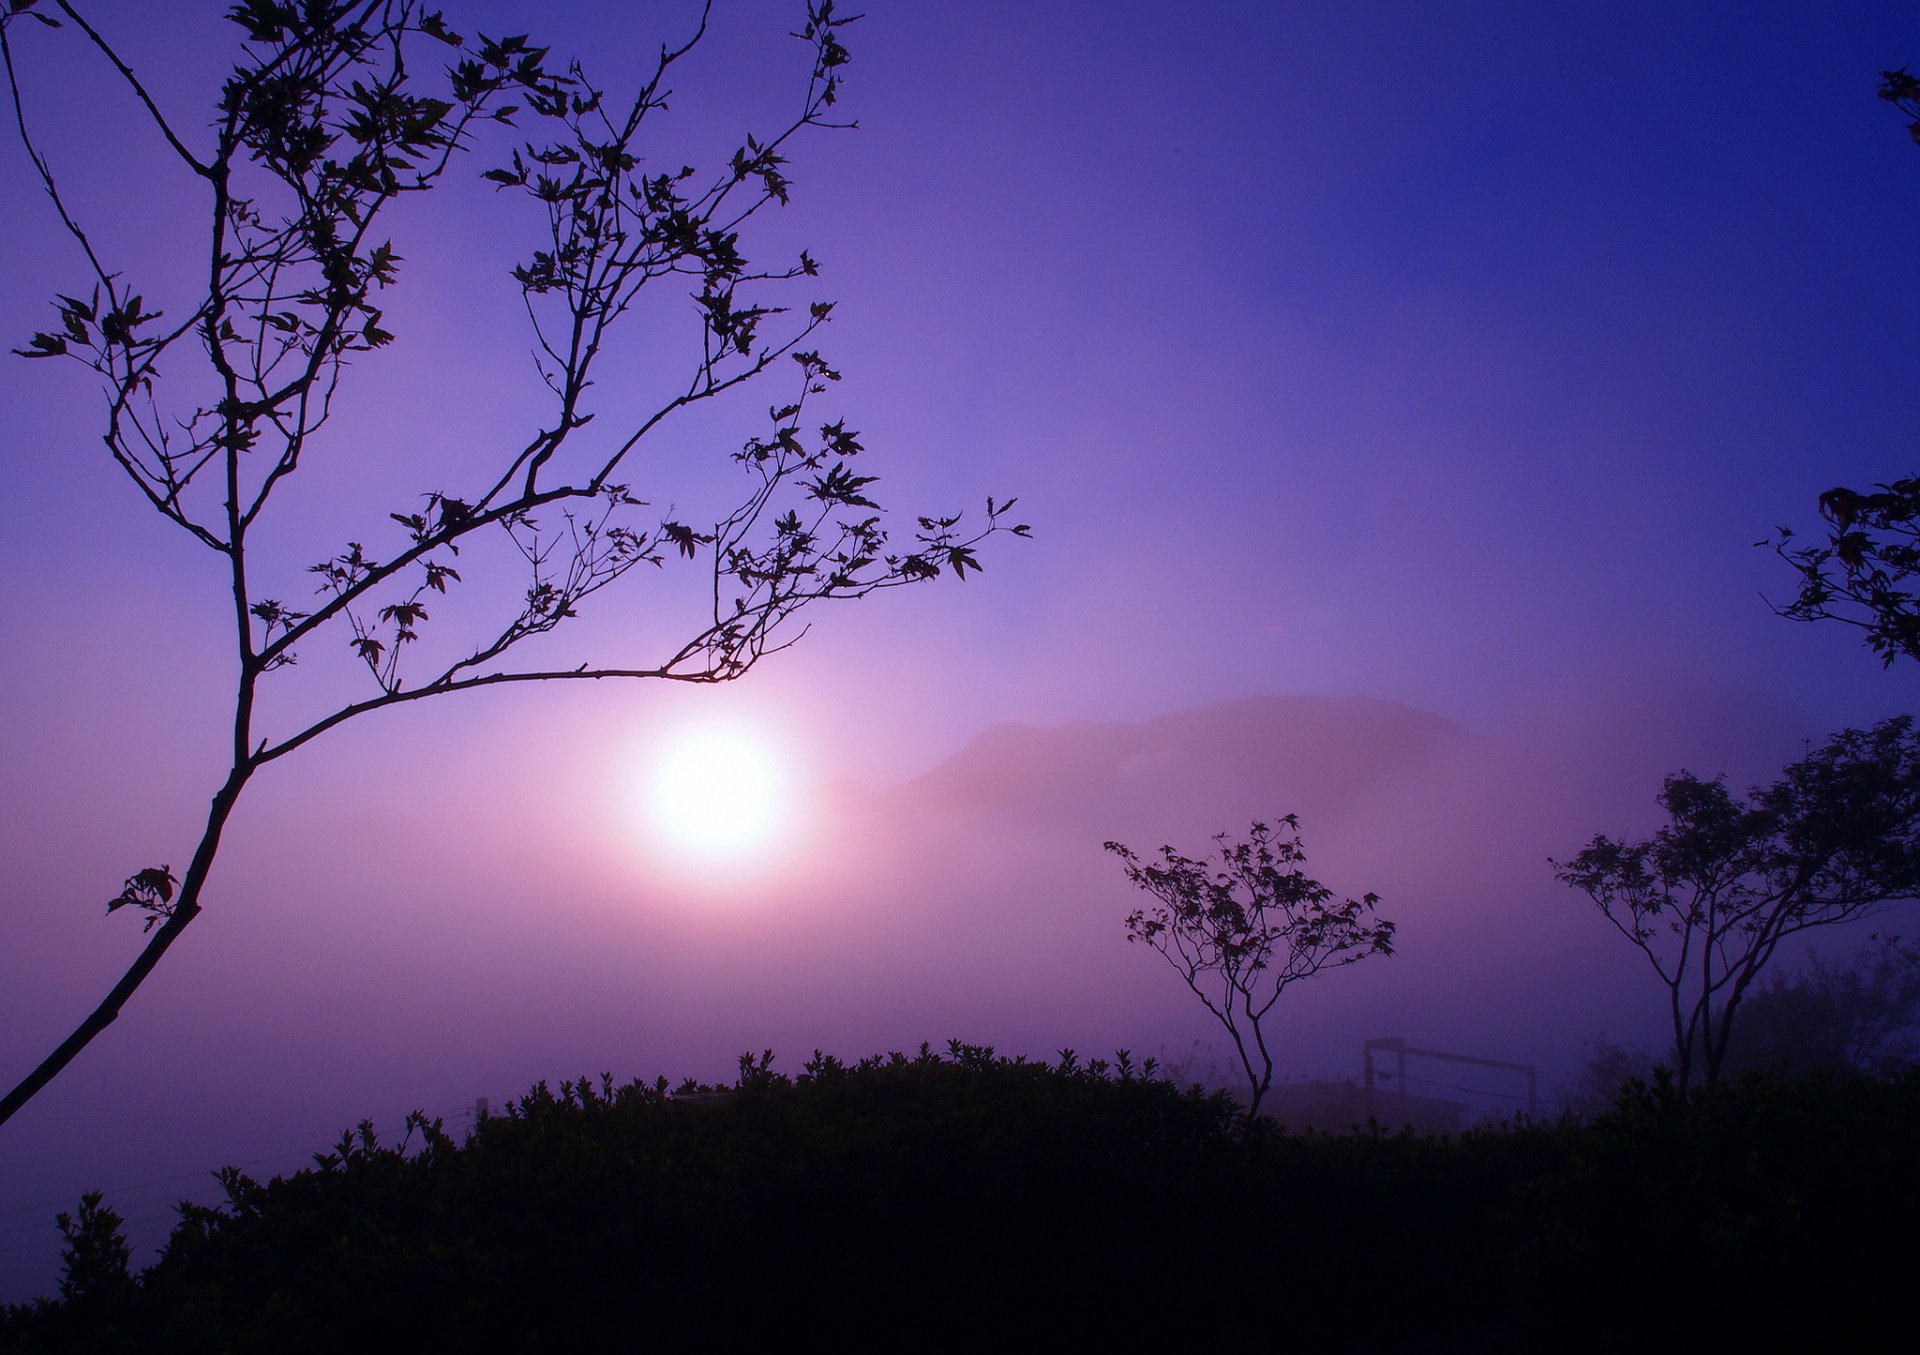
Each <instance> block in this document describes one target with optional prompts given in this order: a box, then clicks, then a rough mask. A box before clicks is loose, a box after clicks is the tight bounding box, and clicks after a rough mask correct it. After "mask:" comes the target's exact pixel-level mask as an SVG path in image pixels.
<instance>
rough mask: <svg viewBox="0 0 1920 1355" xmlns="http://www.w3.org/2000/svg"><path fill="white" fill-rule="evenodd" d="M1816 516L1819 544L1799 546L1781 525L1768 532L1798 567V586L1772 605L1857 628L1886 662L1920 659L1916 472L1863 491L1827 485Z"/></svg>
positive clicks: (1803, 617) (1795, 615)
mask: <svg viewBox="0 0 1920 1355" xmlns="http://www.w3.org/2000/svg"><path fill="white" fill-rule="evenodd" d="M1820 516H1821V517H1823V518H1825V519H1826V520H1827V522H1828V524H1829V526H1830V528H1831V531H1830V533H1829V535H1828V539H1827V541H1826V543H1825V544H1824V545H1818V546H1798V545H1796V544H1795V543H1794V535H1793V529H1792V528H1791V527H1784V526H1783V527H1781V528H1780V529H1779V534H1778V536H1777V537H1776V538H1775V539H1774V542H1773V546H1774V549H1775V551H1776V552H1778V554H1779V555H1780V557H1781V558H1782V559H1783V560H1785V561H1786V562H1787V563H1788V564H1790V565H1792V566H1793V567H1794V568H1795V569H1796V570H1797V571H1799V574H1800V591H1799V592H1798V593H1797V594H1795V595H1794V597H1793V600H1792V601H1790V602H1788V603H1787V604H1786V605H1785V606H1782V607H1775V608H1774V611H1775V612H1777V613H1778V614H1779V615H1781V616H1784V617H1787V618H1789V619H1790V620H1794V621H1841V622H1844V623H1846V624H1847V625H1850V626H1854V627H1857V628H1858V629H1860V630H1861V631H1863V632H1865V635H1866V642H1867V647H1868V648H1870V649H1872V650H1873V651H1874V653H1876V654H1878V655H1879V656H1880V658H1881V660H1882V662H1884V663H1885V664H1886V666H1888V667H1892V666H1893V663H1894V661H1895V660H1896V659H1901V658H1907V659H1920V477H1909V478H1907V479H1904V480H1895V481H1894V482H1893V483H1891V484H1882V485H1876V486H1874V489H1873V492H1871V493H1867V494H1861V493H1858V492H1856V491H1854V490H1851V489H1846V488H1844V487H1837V488H1834V489H1830V490H1828V491H1827V492H1826V493H1824V494H1822V495H1821V496H1820Z"/></svg>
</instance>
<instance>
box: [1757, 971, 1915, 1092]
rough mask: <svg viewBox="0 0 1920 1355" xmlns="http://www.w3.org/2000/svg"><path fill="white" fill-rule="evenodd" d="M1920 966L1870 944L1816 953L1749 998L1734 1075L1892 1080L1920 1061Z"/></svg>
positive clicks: (1766, 982)
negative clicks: (1822, 1074)
mask: <svg viewBox="0 0 1920 1355" xmlns="http://www.w3.org/2000/svg"><path fill="white" fill-rule="evenodd" d="M1916 1027H1920V965H1915V964H1914V962H1913V960H1912V959H1911V958H1910V957H1909V956H1908V955H1906V954H1905V953H1903V952H1902V951H1901V950H1900V949H1899V948H1898V947H1896V946H1894V945H1889V944H1887V943H1886V942H1885V941H1878V940H1877V941H1870V942H1868V943H1867V944H1866V945H1864V946H1862V947H1860V948H1859V949H1858V950H1856V951H1855V952H1854V953H1853V954H1852V955H1851V956H1828V955H1821V954H1819V953H1818V952H1814V953H1812V954H1809V955H1808V956H1807V959H1806V963H1805V964H1804V965H1802V966H1800V967H1799V968H1797V969H1793V970H1788V971H1786V972H1784V973H1778V974H1769V975H1768V976H1767V978H1766V979H1765V980H1764V981H1763V982H1762V983H1761V984H1760V986H1759V987H1758V988H1757V989H1755V990H1754V992H1753V993H1752V994H1751V995H1750V996H1749V997H1748V998H1747V1003H1746V1010H1745V1011H1744V1012H1742V1013H1741V1016H1740V1033H1739V1034H1738V1035H1736V1036H1735V1037H1734V1040H1733V1045H1732V1048H1731V1051H1730V1052H1729V1054H1728V1056H1727V1067H1726V1071H1727V1073H1728V1075H1729V1076H1731V1075H1734V1074H1738V1073H1743V1072H1747V1071H1755V1072H1767V1071H1772V1070H1776V1069H1777V1070H1782V1071H1785V1072H1788V1073H1805V1072H1813V1071H1815V1070H1818V1069H1827V1070H1830V1071H1834V1072H1847V1073H1870V1074H1877V1075H1886V1074H1890V1073H1894V1072H1897V1071H1899V1070H1900V1069H1901V1068H1904V1067H1906V1066H1907V1065H1909V1064H1911V1063H1912V1062H1914V1060H1915V1058H1916V1056H1920V1038H1916V1036H1917V1035H1920V1031H1917V1030H1916Z"/></svg>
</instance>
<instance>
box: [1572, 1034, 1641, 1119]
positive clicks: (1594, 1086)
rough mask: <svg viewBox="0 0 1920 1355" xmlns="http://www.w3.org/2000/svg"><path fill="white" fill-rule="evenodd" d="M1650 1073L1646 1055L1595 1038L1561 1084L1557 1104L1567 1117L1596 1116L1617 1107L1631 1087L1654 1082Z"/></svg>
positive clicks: (1609, 1041) (1602, 1038)
mask: <svg viewBox="0 0 1920 1355" xmlns="http://www.w3.org/2000/svg"><path fill="white" fill-rule="evenodd" d="M1653 1073H1654V1065H1653V1059H1652V1057H1651V1056H1650V1055H1648V1054H1647V1053H1646V1052H1645V1051H1643V1050H1639V1049H1630V1048H1628V1047H1627V1046H1626V1045H1623V1044H1617V1043H1615V1042H1614V1041H1612V1040H1610V1039H1608V1038H1607V1037H1606V1036H1604V1035H1601V1036H1597V1037H1596V1038H1595V1039H1594V1040H1593V1042H1592V1043H1591V1044H1589V1045H1588V1046H1587V1049H1586V1053H1585V1055H1584V1057H1583V1058H1582V1059H1581V1061H1580V1066H1579V1067H1578V1068H1577V1069H1575V1070H1574V1072H1573V1074H1572V1075H1571V1076H1570V1077H1567V1078H1565V1079H1563V1080H1562V1081H1561V1082H1560V1085H1559V1087H1558V1089H1557V1091H1558V1096H1559V1101H1560V1104H1561V1106H1562V1107H1563V1108H1564V1109H1565V1111H1566V1113H1567V1114H1569V1115H1575V1116H1580V1117H1582V1118H1586V1117H1590V1116H1594V1115H1599V1114H1602V1113H1603V1112H1605V1111H1607V1110H1610V1109H1612V1108H1613V1107H1614V1106H1615V1105H1616V1104H1618V1103H1619V1100H1620V1097H1621V1095H1622V1094H1623V1093H1624V1092H1625V1091H1626V1089H1627V1088H1628V1086H1629V1085H1631V1084H1632V1083H1634V1082H1651V1081H1653Z"/></svg>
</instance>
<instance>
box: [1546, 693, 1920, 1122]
mask: <svg viewBox="0 0 1920 1355" xmlns="http://www.w3.org/2000/svg"><path fill="white" fill-rule="evenodd" d="M1660 804H1661V807H1662V808H1664V809H1665V810H1666V811H1667V815H1668V818H1669V819H1670V822H1669V823H1668V825H1667V826H1666V827H1665V828H1662V829H1661V830H1660V831H1659V832H1657V833H1655V834H1654V835H1653V836H1652V837H1651V838H1648V839H1646V840H1645V841H1640V842H1631V841H1627V840H1625V839H1616V838H1609V837H1606V836H1599V837H1596V838H1594V839H1593V841H1592V842H1591V843H1590V844H1588V846H1587V848H1586V849H1585V850H1584V851H1582V852H1581V853H1580V854H1579V855H1578V856H1576V857H1574V858H1573V859H1572V860H1571V861H1556V862H1553V863H1552V864H1553V868H1554V874H1555V875H1556V876H1558V877H1559V878H1560V879H1561V880H1562V881H1564V882H1565V883H1567V884H1570V885H1572V886H1574V887H1575V888H1576V889H1580V890H1582V891H1584V892H1585V893H1586V895H1587V896H1588V897H1589V898H1590V899H1592V900H1593V902H1594V903H1595V904H1596V905H1598V907H1599V909H1600V912H1601V913H1602V915H1604V916H1605V917H1606V919H1607V921H1608V922H1610V923H1612V924H1613V927H1614V929H1615V930H1616V931H1618V932H1619V933H1620V934H1621V935H1622V936H1624V937H1625V938H1626V939H1627V940H1628V941H1630V942H1632V943H1633V944H1634V945H1635V946H1636V947H1638V948H1639V950H1640V951H1641V953H1642V954H1644V955H1645V956H1646V957H1647V961H1648V963H1649V964H1650V965H1651V966H1652V968H1653V971H1654V972H1655V973H1656V974H1657V975H1659V977H1660V981H1661V983H1662V984H1663V985H1664V986H1665V987H1666V990H1667V1008H1668V1014H1669V1017H1670V1019H1671V1021H1672V1025H1673V1050H1674V1059H1675V1061H1676V1063H1677V1065H1678V1069H1677V1071H1678V1081H1679V1085H1680V1088H1681V1090H1683V1091H1684V1090H1686V1089H1687V1087H1689V1086H1690V1085H1691V1084H1692V1082H1693V1081H1694V1080H1695V1079H1696V1078H1699V1079H1702V1080H1704V1081H1706V1082H1709V1083H1711V1082H1716V1081H1718V1080H1719V1079H1720V1076H1721V1074H1722V1072H1723V1070H1724V1068H1725V1065H1726V1060H1727V1051H1728V1049H1729V1047H1730V1041H1731V1038H1732V1035H1733V1028H1734V1017H1735V1016H1736V1015H1737V1014H1738V1012H1739V1010H1740V1006H1741V1003H1742V1002H1743V1001H1744V1000H1745V999H1746V998H1747V997H1748V996H1749V995H1750V990H1751V989H1752V988H1753V985H1754V983H1755V981H1756V980H1758V978H1759V977H1760V975H1761V973H1762V972H1763V971H1764V970H1765V968H1766V966H1767V964H1768V962H1769V961H1771V960H1772V959H1773V957H1774V955H1775V954H1776V953H1777V952H1778V950H1779V948H1780V946H1781V944H1782V943H1783V942H1785V941H1787V940H1788V939H1789V938H1791V937H1794V936H1797V935H1799V934H1800V933H1801V932H1805V931H1808V930H1810V929H1812V928H1815V927H1830V926H1834V925H1837V924H1839V923H1843V922H1851V921H1853V920H1855V919H1857V918H1861V917H1865V916H1868V915H1870V914H1872V913H1874V912H1876V911H1878V910H1879V909H1881V908H1882V907H1884V906H1885V905H1887V904H1889V903H1893V902H1897V901H1901V900H1909V899H1915V898H1920V737H1917V736H1916V735H1915V733H1914V729H1913V720H1912V717H1910V716H1904V715H1903V716H1900V717H1898V718H1896V719H1892V720H1887V721H1885V722H1883V723H1881V724H1878V725H1876V726H1874V727H1873V728H1872V729H1871V730H1866V731H1862V730H1858V729H1849V730H1845V731H1843V732H1841V733H1839V734H1836V735H1834V736H1833V737H1832V738H1831V739H1829V740H1828V741H1827V743H1826V744H1825V745H1824V746H1823V747H1821V748H1819V749H1817V750H1816V751H1814V752H1812V753H1810V754H1809V755H1808V756H1806V757H1805V758H1802V759H1801V760H1800V761H1799V762H1796V763H1793V764H1792V765H1791V766H1789V767H1788V768H1787V769H1786V772H1785V775H1784V776H1783V777H1782V779H1781V780H1779V781H1778V782H1776V783H1774V784H1773V785H1771V786H1766V787H1761V788H1756V789H1755V790H1753V791H1752V792H1750V793H1749V795H1748V796H1747V798H1746V799H1745V800H1744V801H1743V800H1740V799H1737V798H1736V797H1735V796H1734V795H1733V794H1732V793H1731V792H1729V791H1728V790H1727V788H1726V785H1725V783H1724V779H1722V778H1715V779H1714V780H1711V781H1703V780H1702V779H1700V778H1699V777H1697V776H1695V775H1693V773H1691V772H1684V771H1683V772H1680V773H1679V774H1677V775H1675V776H1669V777H1668V778H1667V779H1666V784H1665V786H1664V787H1663V789H1662V790H1661V792H1660Z"/></svg>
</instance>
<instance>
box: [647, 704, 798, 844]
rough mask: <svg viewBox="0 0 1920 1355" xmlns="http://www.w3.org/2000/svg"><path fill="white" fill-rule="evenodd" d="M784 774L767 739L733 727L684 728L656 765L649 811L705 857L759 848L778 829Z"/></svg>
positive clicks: (676, 837) (676, 838) (669, 832)
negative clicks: (688, 730) (686, 731)
mask: <svg viewBox="0 0 1920 1355" xmlns="http://www.w3.org/2000/svg"><path fill="white" fill-rule="evenodd" d="M782 781H783V778H782V776H781V774H780V768H779V766H778V763H777V761H776V759H775V757H774V756H773V754H772V753H771V752H770V751H769V749H768V747H767V745H766V744H765V743H764V742H761V741H759V740H756V739H754V738H751V737H749V736H748V735H746V734H742V733H739V732H736V731H732V730H707V731H702V732H699V733H693V734H689V735H687V736H686V737H684V738H682V739H681V740H679V741H678V742H676V743H675V744H674V745H673V746H672V748H671V749H670V750H669V751H668V752H667V754H666V756H665V757H664V758H663V759H661V761H660V762H659V763H658V765H657V766H656V767H655V768H654V771H653V774H652V782H651V795H650V801H651V810H652V812H651V817H652V818H653V820H654V822H655V823H656V825H657V826H658V827H659V828H660V829H661V830H662V832H663V833H664V834H665V835H666V836H667V837H669V838H670V839H672V841H673V842H675V843H677V844H678V845H680V846H681V847H683V848H685V849H687V850H689V851H693V852H696V853H699V854H700V855H703V856H710V857H719V856H724V855H729V854H735V853H743V852H750V851H758V850H762V849H764V848H766V847H768V846H769V845H771V843H772V841H773V840H774V839H775V838H776V837H777V836H778V835H779V830H780V826H781V817H782V813H781V811H782V803H781V801H782V795H781V785H782Z"/></svg>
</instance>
